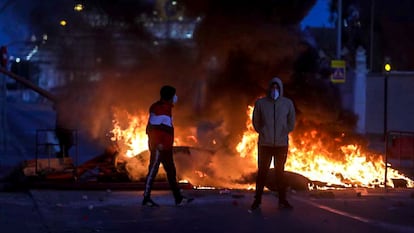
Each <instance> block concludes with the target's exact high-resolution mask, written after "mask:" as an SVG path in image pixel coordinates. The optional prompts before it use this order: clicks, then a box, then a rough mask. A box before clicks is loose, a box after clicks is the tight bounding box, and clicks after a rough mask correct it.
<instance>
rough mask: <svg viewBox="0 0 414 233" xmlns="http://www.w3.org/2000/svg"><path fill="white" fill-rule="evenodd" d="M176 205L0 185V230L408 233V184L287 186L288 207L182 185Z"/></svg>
mask: <svg viewBox="0 0 414 233" xmlns="http://www.w3.org/2000/svg"><path fill="white" fill-rule="evenodd" d="M184 192H185V195H187V196H191V197H195V198H196V199H195V201H194V202H193V203H190V204H189V205H187V206H182V207H177V206H175V205H174V204H173V198H172V195H171V194H170V192H169V191H154V192H153V199H154V200H155V201H156V202H158V203H159V204H160V205H161V207H159V208H151V207H142V206H141V195H142V191H111V190H102V191H82V190H81V191H79V190H77V191H69V190H30V191H29V192H12V193H10V192H9V193H8V192H0V201H1V205H0V229H1V232H2V233H14V232H25V233H40V232H42V233H43V232H47V233H49V232H59V233H61V232H78V233H82V232H140V233H144V232H151V233H155V232H180V233H186V232H188V233H190V232H191V233H194V232H200V233H207V232H238V233H243V232H289V233H295V232H323V233H325V232H326V233H328V232H329V233H332V232H335V233H340V232H344V233H345V232H346V233H349V232H355V233H357V232H364V233H366V232H376V233H385V232H398V233H408V232H414V221H413V220H414V211H413V210H414V191H413V190H412V189H401V190H396V189H392V190H389V191H388V192H385V190H365V189H364V190H354V189H349V190H342V191H339V190H337V191H310V192H300V193H295V192H290V193H289V200H290V202H291V203H292V204H293V205H294V209H293V210H280V209H278V206H277V197H276V196H274V194H273V193H272V192H267V193H265V195H264V197H263V204H262V207H261V209H260V210H259V211H255V212H253V213H249V212H248V211H247V210H248V208H249V206H250V204H251V202H252V200H253V195H254V194H253V192H252V191H247V190H185V191H184Z"/></svg>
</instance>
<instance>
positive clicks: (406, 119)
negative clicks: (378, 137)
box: [366, 71, 414, 134]
mask: <svg viewBox="0 0 414 233" xmlns="http://www.w3.org/2000/svg"><path fill="white" fill-rule="evenodd" d="M384 77H385V76H384V75H383V74H372V73H371V74H368V75H367V87H366V133H371V134H382V133H383V132H384V83H385V82H384ZM387 93H388V94H387V95H388V104H387V130H388V131H406V132H414V72H398V71H394V72H391V74H390V76H389V78H388V91H387Z"/></svg>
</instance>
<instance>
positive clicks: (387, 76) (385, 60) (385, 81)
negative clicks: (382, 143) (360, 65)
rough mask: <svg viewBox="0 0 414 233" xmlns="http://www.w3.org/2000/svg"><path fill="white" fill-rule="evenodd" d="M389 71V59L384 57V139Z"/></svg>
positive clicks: (385, 134)
mask: <svg viewBox="0 0 414 233" xmlns="http://www.w3.org/2000/svg"><path fill="white" fill-rule="evenodd" d="M390 72H391V59H390V58H389V57H385V59H384V140H386V139H387V115H388V113H387V105H388V78H389V75H390Z"/></svg>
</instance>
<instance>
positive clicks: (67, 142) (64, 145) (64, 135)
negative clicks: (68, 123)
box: [55, 127, 74, 157]
mask: <svg viewBox="0 0 414 233" xmlns="http://www.w3.org/2000/svg"><path fill="white" fill-rule="evenodd" d="M55 133H56V138H57V139H58V141H59V147H60V151H59V152H58V154H57V157H69V150H70V148H72V146H73V145H74V137H73V130H70V129H65V128H61V127H56V129H55Z"/></svg>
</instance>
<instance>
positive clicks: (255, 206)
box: [248, 201, 260, 213]
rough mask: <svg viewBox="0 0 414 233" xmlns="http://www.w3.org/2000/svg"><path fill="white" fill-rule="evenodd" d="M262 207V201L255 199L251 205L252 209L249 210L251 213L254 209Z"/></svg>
mask: <svg viewBox="0 0 414 233" xmlns="http://www.w3.org/2000/svg"><path fill="white" fill-rule="evenodd" d="M257 209H260V202H258V201H254V202H253V204H252V206H250V209H249V210H248V211H249V212H250V213H252V212H253V211H255V210H257Z"/></svg>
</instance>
